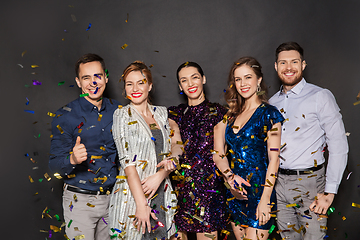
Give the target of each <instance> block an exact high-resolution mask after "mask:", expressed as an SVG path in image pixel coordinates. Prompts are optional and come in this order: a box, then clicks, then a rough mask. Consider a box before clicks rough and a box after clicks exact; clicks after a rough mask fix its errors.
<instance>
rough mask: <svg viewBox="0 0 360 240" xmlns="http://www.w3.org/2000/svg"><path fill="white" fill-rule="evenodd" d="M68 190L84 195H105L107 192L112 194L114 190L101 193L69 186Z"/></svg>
mask: <svg viewBox="0 0 360 240" xmlns="http://www.w3.org/2000/svg"><path fill="white" fill-rule="evenodd" d="M67 190H69V191H72V192H76V193H82V194H91V195H98V194H99V195H105V194H106V192H107V191H110V192H111V190H112V189H107V190H104V191H102V192H101V191H91V190H86V189H82V188H78V187H73V186H70V185H68V186H67Z"/></svg>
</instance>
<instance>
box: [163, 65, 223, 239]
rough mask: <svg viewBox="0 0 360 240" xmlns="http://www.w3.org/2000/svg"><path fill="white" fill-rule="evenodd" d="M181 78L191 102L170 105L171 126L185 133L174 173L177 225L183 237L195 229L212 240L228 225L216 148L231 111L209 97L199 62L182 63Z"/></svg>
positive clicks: (201, 237) (183, 89)
mask: <svg viewBox="0 0 360 240" xmlns="http://www.w3.org/2000/svg"><path fill="white" fill-rule="evenodd" d="M177 79H178V81H179V87H180V90H181V91H182V92H183V93H184V94H185V95H186V96H187V100H188V102H187V104H180V105H179V106H173V107H170V108H169V123H170V127H171V129H172V130H173V131H174V134H176V133H178V132H180V135H181V141H177V142H174V141H173V143H174V144H175V145H177V146H181V148H182V149H183V157H182V158H180V164H179V165H178V166H179V167H178V169H177V170H176V171H175V174H174V176H173V180H174V185H175V190H176V191H177V193H178V212H177V214H176V215H175V224H176V226H177V228H178V231H179V236H180V237H181V239H187V232H195V233H196V236H197V239H206V240H208V239H209V237H211V236H216V237H217V232H218V231H219V230H221V229H225V227H226V219H227V214H226V205H225V197H224V194H223V193H224V190H223V187H224V184H223V181H222V178H221V177H219V176H218V175H217V173H216V172H215V169H216V166H215V163H214V162H213V160H212V149H213V145H214V135H213V131H214V127H215V126H216V125H217V124H218V123H219V122H221V121H222V120H223V117H224V115H225V114H226V112H227V110H226V109H225V108H224V107H222V106H221V105H220V104H217V103H210V102H209V101H208V100H206V99H205V94H204V89H203V85H204V84H205V83H206V78H205V76H204V73H203V70H202V69H201V67H200V66H199V65H198V64H197V63H194V62H186V63H183V64H182V65H180V67H179V68H178V70H177ZM172 140H173V139H172ZM173 147H176V146H173Z"/></svg>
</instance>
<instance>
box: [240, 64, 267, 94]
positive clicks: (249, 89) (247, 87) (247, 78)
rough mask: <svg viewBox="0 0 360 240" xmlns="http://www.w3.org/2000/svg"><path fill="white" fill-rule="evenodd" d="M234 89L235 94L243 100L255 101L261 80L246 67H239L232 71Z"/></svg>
mask: <svg viewBox="0 0 360 240" xmlns="http://www.w3.org/2000/svg"><path fill="white" fill-rule="evenodd" d="M234 80H235V87H236V90H237V92H238V93H239V94H240V95H241V97H243V98H244V99H245V100H248V99H252V98H254V99H257V98H258V96H257V95H256V90H257V86H258V85H260V83H261V80H262V78H261V77H260V78H258V77H257V76H256V74H255V72H254V70H253V69H252V68H251V67H249V66H248V65H245V64H244V65H241V66H240V67H238V68H236V69H235V71H234Z"/></svg>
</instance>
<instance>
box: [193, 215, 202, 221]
mask: <svg viewBox="0 0 360 240" xmlns="http://www.w3.org/2000/svg"><path fill="white" fill-rule="evenodd" d="M193 217H194V218H195V219H196V220H198V221H199V222H203V221H204V220H203V219H202V218H201V217H199V216H197V215H194V216H193Z"/></svg>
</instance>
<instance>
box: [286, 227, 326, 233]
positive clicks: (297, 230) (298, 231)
mask: <svg viewBox="0 0 360 240" xmlns="http://www.w3.org/2000/svg"><path fill="white" fill-rule="evenodd" d="M303 228H304V226H303V225H301V227H300V228H299V229H296V228H295V227H292V229H293V230H294V231H295V232H297V233H300V232H301V230H302V229H303ZM320 228H321V226H320Z"/></svg>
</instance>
